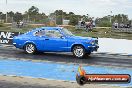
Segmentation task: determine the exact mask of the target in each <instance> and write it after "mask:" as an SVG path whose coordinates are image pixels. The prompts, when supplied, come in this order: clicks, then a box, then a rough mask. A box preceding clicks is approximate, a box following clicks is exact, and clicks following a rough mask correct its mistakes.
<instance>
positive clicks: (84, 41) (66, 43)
mask: <svg viewBox="0 0 132 88" xmlns="http://www.w3.org/2000/svg"><path fill="white" fill-rule="evenodd" d="M13 44H14V46H15V47H16V48H19V49H24V50H25V52H26V53H28V54H35V53H37V52H72V53H73V55H74V56H76V57H78V58H82V57H84V56H86V55H90V54H91V52H93V51H97V49H98V48H99V46H98V39H97V38H91V37H81V36H75V35H73V34H72V33H71V32H70V31H68V30H67V29H65V28H62V27H41V28H36V29H34V30H32V31H30V32H27V33H25V34H22V35H19V36H15V37H14V38H13Z"/></svg>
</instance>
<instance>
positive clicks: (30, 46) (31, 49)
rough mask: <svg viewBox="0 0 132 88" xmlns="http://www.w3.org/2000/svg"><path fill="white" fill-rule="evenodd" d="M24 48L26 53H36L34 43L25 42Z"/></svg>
mask: <svg viewBox="0 0 132 88" xmlns="http://www.w3.org/2000/svg"><path fill="white" fill-rule="evenodd" d="M24 50H25V52H26V53H28V54H35V53H36V47H35V45H34V44H31V43H29V44H26V45H25V47H24Z"/></svg>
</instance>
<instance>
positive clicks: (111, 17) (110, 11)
mask: <svg viewBox="0 0 132 88" xmlns="http://www.w3.org/2000/svg"><path fill="white" fill-rule="evenodd" d="M111 19H112V11H110V23H111V22H112V21H111Z"/></svg>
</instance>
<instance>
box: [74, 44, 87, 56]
mask: <svg viewBox="0 0 132 88" xmlns="http://www.w3.org/2000/svg"><path fill="white" fill-rule="evenodd" d="M72 53H73V55H74V56H75V57H77V58H83V57H84V56H85V49H84V47H83V46H81V45H76V46H74V47H73V50H72Z"/></svg>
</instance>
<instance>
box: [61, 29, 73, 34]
mask: <svg viewBox="0 0 132 88" xmlns="http://www.w3.org/2000/svg"><path fill="white" fill-rule="evenodd" d="M62 32H63V33H64V34H65V35H66V36H74V35H73V34H72V33H71V32H70V31H68V30H67V29H65V28H63V29H62Z"/></svg>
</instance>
